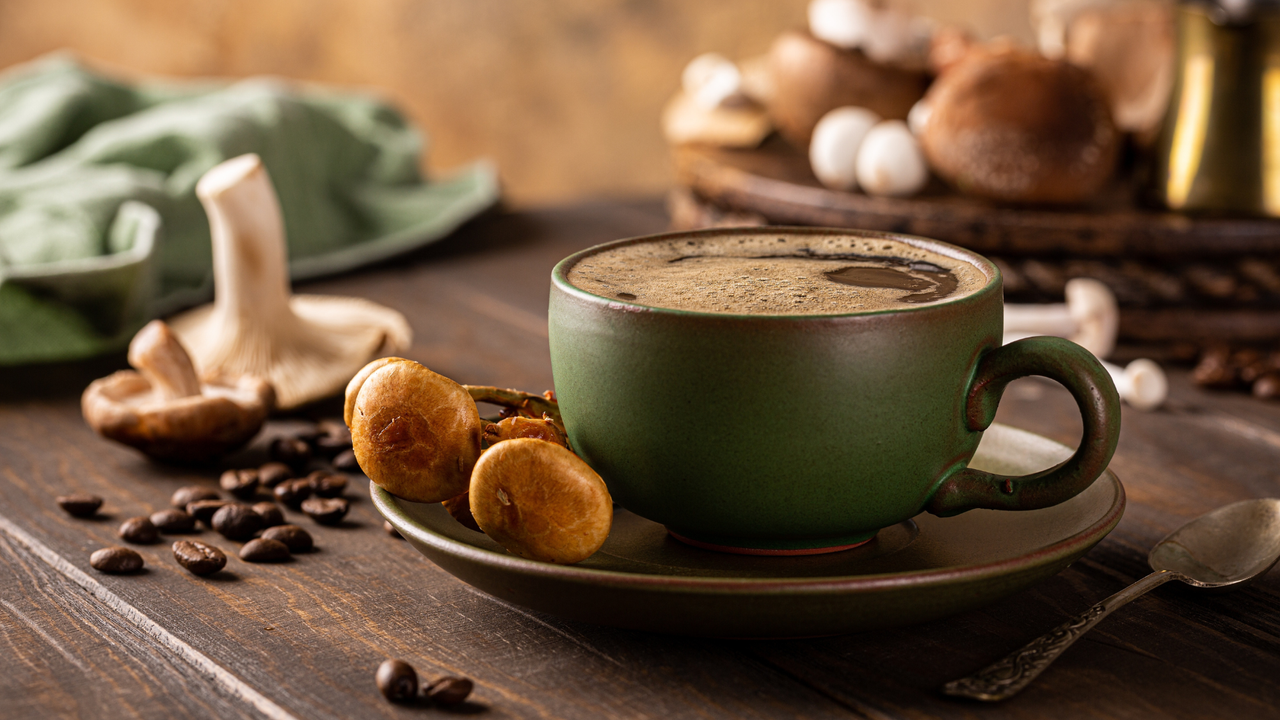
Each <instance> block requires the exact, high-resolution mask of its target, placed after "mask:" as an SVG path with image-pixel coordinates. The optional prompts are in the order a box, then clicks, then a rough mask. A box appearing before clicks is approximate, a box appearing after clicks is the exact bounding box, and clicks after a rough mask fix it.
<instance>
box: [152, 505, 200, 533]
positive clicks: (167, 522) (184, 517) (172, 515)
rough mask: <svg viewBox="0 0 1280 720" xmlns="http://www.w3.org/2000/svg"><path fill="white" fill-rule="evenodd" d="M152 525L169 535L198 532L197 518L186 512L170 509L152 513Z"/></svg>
mask: <svg viewBox="0 0 1280 720" xmlns="http://www.w3.org/2000/svg"><path fill="white" fill-rule="evenodd" d="M151 524H152V525H155V526H156V529H157V530H159V531H160V532H162V533H165V534H167V535H176V534H178V533H189V532H195V531H196V516H195V515H192V514H191V513H189V512H187V511H186V510H178V509H176V508H170V509H168V510H161V511H159V512H154V513H151Z"/></svg>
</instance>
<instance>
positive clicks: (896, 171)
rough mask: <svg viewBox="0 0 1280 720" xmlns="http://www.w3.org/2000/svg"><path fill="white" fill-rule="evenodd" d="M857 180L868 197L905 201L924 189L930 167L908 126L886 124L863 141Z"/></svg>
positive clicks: (859, 155)
mask: <svg viewBox="0 0 1280 720" xmlns="http://www.w3.org/2000/svg"><path fill="white" fill-rule="evenodd" d="M857 176H858V185H859V187H861V188H862V190H863V192H865V193H867V194H868V195H884V196H890V197H906V196H909V195H914V194H916V193H918V192H920V191H921V190H922V189H924V186H925V184H926V183H928V182H929V166H928V164H927V163H926V162H925V159H924V153H923V152H921V150H920V144H919V143H917V142H916V138H915V136H914V135H912V134H911V131H910V130H909V129H907V124H906V123H904V122H902V121H901V120H886V121H884V122H882V123H880V124H879V125H876V126H875V127H873V128H871V130H870V131H869V132H868V133H867V135H866V137H865V138H863V140H862V146H861V147H859V148H858V159H857Z"/></svg>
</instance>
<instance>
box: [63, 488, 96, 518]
mask: <svg viewBox="0 0 1280 720" xmlns="http://www.w3.org/2000/svg"><path fill="white" fill-rule="evenodd" d="M54 502H56V503H58V507H60V508H62V509H63V510H65V511H66V513H67V514H68V515H70V516H71V517H78V518H87V517H93V516H94V515H96V514H97V512H98V508H100V507H102V498H100V497H98V496H97V495H86V494H85V493H74V494H71V495H59V496H58V497H57V498H55V499H54Z"/></svg>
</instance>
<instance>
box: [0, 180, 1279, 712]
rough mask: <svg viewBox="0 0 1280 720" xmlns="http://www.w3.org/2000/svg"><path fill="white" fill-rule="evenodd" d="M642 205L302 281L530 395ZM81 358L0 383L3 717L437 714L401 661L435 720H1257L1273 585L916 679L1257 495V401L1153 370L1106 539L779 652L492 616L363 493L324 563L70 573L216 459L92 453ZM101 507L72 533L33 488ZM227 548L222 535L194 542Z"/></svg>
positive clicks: (276, 428) (1038, 390) (1110, 581)
mask: <svg viewBox="0 0 1280 720" xmlns="http://www.w3.org/2000/svg"><path fill="white" fill-rule="evenodd" d="M665 224H666V218H665V216H664V214H663V213H662V212H661V208H660V206H659V205H658V204H657V203H649V202H645V203H620V202H610V203H599V204H587V205H578V206H573V207H566V208H561V209H554V210H546V211H539V212H529V213H515V214H494V215H489V216H486V217H483V218H481V219H478V220H476V221H474V222H472V223H471V224H470V225H468V226H467V227H465V228H464V229H463V230H462V231H461V232H459V233H458V234H457V235H456V236H454V237H453V238H450V239H449V240H447V241H445V242H444V243H441V244H439V245H437V246H434V247H431V248H427V249H424V250H422V251H420V252H418V253H415V254H414V255H411V256H409V257H407V258H403V259H400V260H396V261H394V262H388V263H385V264H383V265H381V266H379V267H376V268H373V269H371V270H368V271H365V272H361V273H359V274H352V275H348V276H344V277H340V278H336V279H331V280H327V281H324V282H317V283H311V284H308V285H306V286H305V287H303V288H301V290H303V291H307V292H324V293H335V294H351V295H360V296H364V297H369V298H372V299H374V300H376V301H378V302H382V303H385V304H387V305H390V306H391V307H394V308H396V309H398V310H400V311H402V312H404V313H405V314H406V315H407V316H408V317H409V319H410V322H411V323H412V324H413V326H414V332H415V341H414V345H413V347H412V349H411V350H410V351H409V353H407V355H408V356H409V357H411V358H413V359H415V360H418V361H420V362H422V363H424V364H426V365H427V366H428V367H430V368H432V369H434V370H436V371H438V372H441V373H443V374H445V375H447V376H449V377H452V378H454V379H456V380H458V381H460V382H468V383H492V384H499V385H506V386H513V387H519V388H522V389H528V390H535V391H540V390H543V389H546V388H547V387H549V386H550V383H551V370H550V362H549V359H548V354H547V340H546V322H545V321H546V301H547V293H548V275H549V272H550V269H551V267H552V265H553V264H554V263H555V262H556V261H557V260H558V259H560V258H561V257H563V256H565V255H567V254H569V253H570V252H571V251H573V250H576V249H579V248H582V247H585V246H588V245H591V244H595V243H598V242H603V241H606V240H611V239H616V238H621V237H627V236H634V235H639V234H644V233H649V232H654V231H659V230H661V229H663V228H664V226H665ZM119 362H120V359H119V358H114V359H111V358H109V359H106V360H103V361H98V362H97V363H94V364H90V365H88V366H61V367H55V368H42V369H21V370H14V371H9V372H6V373H5V374H3V375H0V566H2V567H0V716H3V717H5V718H47V717H95V718H135V717H142V718H169V717H196V718H202V717H203V718H221V717H269V718H289V717H293V718H348V717H351V718H355V717H359V718H365V717H403V718H409V717H429V716H436V717H444V716H447V713H445V712H444V711H442V710H440V709H438V708H437V709H429V708H419V707H400V706H395V705H392V704H390V703H388V702H386V701H385V700H383V698H382V697H381V696H380V695H379V694H378V691H377V689H376V687H375V686H374V682H373V676H374V671H375V669H376V668H377V666H378V664H379V663H380V662H381V661H382V660H383V659H385V658H387V657H400V658H403V659H405V660H407V661H409V662H410V663H412V664H413V665H415V666H416V667H417V669H418V671H419V672H420V673H421V674H422V675H424V676H426V677H428V678H434V677H438V676H441V675H445V674H454V675H465V676H468V677H470V678H472V679H474V680H475V682H476V691H475V693H474V695H473V698H472V701H471V702H469V703H468V704H466V705H465V706H463V707H461V708H458V709H455V710H454V711H452V713H448V714H474V715H476V716H479V717H491V718H509V717H510V718H566V719H569V720H576V719H582V720H587V719H594V718H720V717H735V718H736V717H743V718H775V717H786V718H792V717H797V718H913V719H918V718H978V717H981V718H1081V717H1099V718H1150V717H1166V718H1188V719H1190V718H1205V717H1210V718H1241V717H1249V718H1265V717H1280V710H1278V708H1280V684H1278V683H1276V681H1275V678H1277V677H1280V575H1277V574H1276V573H1272V574H1270V575H1268V576H1265V577H1263V578H1262V579H1261V580H1259V581H1258V582H1257V583H1255V584H1254V585H1252V586H1250V587H1247V588H1244V589H1241V590H1238V591H1235V592H1231V593H1227V594H1220V595H1212V594H1202V593H1197V592H1195V591H1192V590H1190V589H1188V588H1183V587H1181V586H1176V587H1175V586H1166V587H1164V588H1161V589H1160V590H1158V591H1156V592H1155V593H1153V594H1152V595H1150V596H1148V597H1145V598H1143V599H1142V600H1140V601H1138V602H1136V603H1134V604H1132V605H1130V606H1128V607H1126V608H1125V609H1124V610H1123V611H1121V612H1118V613H1116V615H1114V616H1113V617H1111V618H1108V619H1107V620H1106V621H1105V622H1103V623H1102V624H1101V625H1100V626H1099V627H1098V628H1097V629H1096V630H1094V631H1093V632H1092V633H1090V634H1089V635H1087V636H1085V638H1084V639H1083V640H1082V641H1080V642H1079V643H1077V645H1076V646H1075V647H1073V648H1072V649H1071V650H1070V651H1069V652H1068V653H1067V654H1066V655H1065V656H1064V657H1063V658H1062V659H1061V660H1060V661H1059V663H1058V664H1057V665H1056V666H1055V667H1054V668H1052V669H1050V670H1049V671H1048V672H1046V673H1045V674H1044V676H1042V677H1041V678H1040V679H1039V680H1038V681H1037V682H1036V683H1035V684H1034V685H1032V686H1031V688H1029V689H1028V690H1027V691H1026V692H1025V693H1024V694H1023V695H1021V696H1019V697H1017V698H1014V699H1013V700H1011V701H1009V702H1006V703H1004V704H1001V705H995V706H985V705H977V704H973V703H969V702H964V701H960V700H955V699H951V698H947V697H944V696H942V695H940V694H939V693H938V692H937V688H938V687H939V686H940V685H941V684H942V683H943V682H945V681H947V680H950V679H953V678H954V677H957V676H960V675H963V674H967V673H969V672H971V671H973V670H976V669H978V668H979V667H982V666H984V665H986V664H987V663H988V662H990V661H992V660H995V659H996V658H998V657H1000V656H1002V655H1004V654H1005V653H1006V652H1008V651H1009V650H1012V649H1014V648H1015V647H1017V646H1019V645H1021V644H1022V643H1024V642H1025V641H1027V640H1029V639H1031V638H1032V637H1034V636H1036V635H1038V634H1040V633H1042V632H1044V631H1046V630H1048V629H1049V628H1051V627H1053V626H1054V625H1056V624H1057V623H1058V622H1059V621H1060V620H1061V619H1063V618H1064V617H1066V616H1067V615H1069V614H1072V613H1075V612H1077V611H1079V610H1081V609H1083V608H1084V607H1087V606H1088V605H1089V604H1091V603H1093V602H1095V601H1097V600H1099V599H1101V598H1102V597H1105V596H1106V595H1108V594H1110V593H1112V592H1114V591H1115V590H1117V589H1119V588H1120V587H1122V586H1123V585H1125V584H1127V583H1129V582H1131V581H1132V580H1134V579H1136V578H1137V577H1139V576H1141V575H1143V574H1145V572H1146V569H1147V568H1146V562H1145V557H1146V552H1147V550H1148V549H1149V548H1150V547H1151V545H1152V544H1154V543H1155V542H1156V541H1157V540H1159V539H1160V538H1161V537H1162V536H1163V535H1165V534H1166V533H1168V532H1169V531H1171V530H1173V529H1174V528H1176V527H1177V526H1179V525H1180V524H1182V523H1183V522H1185V521H1186V520H1188V519H1190V518H1192V517H1194V516H1196V515H1198V514H1200V513H1202V512H1205V511H1207V510H1209V509H1212V508H1214V507H1217V506H1219V505H1223V504H1226V503H1229V502H1232V501H1235V500H1241V499H1246V498H1253V497H1263V496H1268V495H1276V494H1277V492H1278V491H1280V488H1278V485H1280V478H1278V477H1277V475H1278V474H1280V470H1278V468H1280V406H1277V405H1274V404H1267V403H1262V402H1259V401H1256V400H1253V399H1252V398H1248V397H1245V396H1237V395H1220V394H1210V393H1206V392H1204V391H1201V390H1198V389H1196V388H1194V387H1192V386H1191V385H1190V384H1189V382H1188V380H1187V377H1186V373H1185V372H1183V371H1180V370H1175V371H1174V372H1173V373H1172V384H1173V389H1172V392H1173V397H1172V400H1171V402H1170V406H1169V408H1168V409H1167V410H1164V411H1161V412H1156V413H1147V414H1143V413H1138V412H1135V411H1132V410H1131V409H1130V408H1127V407H1126V408H1125V410H1124V418H1123V431H1122V437H1121V442H1120V449H1119V451H1118V452H1117V454H1116V457H1115V461H1114V463H1113V469H1114V470H1115V471H1116V473H1117V474H1118V475H1119V476H1120V478H1121V479H1122V481H1123V482H1124V483H1125V487H1126V490H1127V493H1128V497H1129V505H1128V511H1127V513H1126V516H1125V517H1124V519H1123V520H1122V521H1121V523H1120V526H1119V527H1118V528H1117V529H1116V531H1115V532H1113V533H1112V534H1111V535H1110V536H1109V537H1108V538H1107V539H1105V540H1104V541H1103V542H1102V543H1101V544H1099V545H1098V546H1097V547H1096V548H1094V549H1093V550H1092V551H1091V552H1090V553H1089V554H1088V555H1087V556H1085V558H1084V559H1082V560H1080V561H1078V562H1077V563H1076V564H1075V565H1073V566H1072V567H1070V568H1068V569H1067V570H1065V571H1063V572H1062V573H1060V574H1059V575H1057V576H1055V577H1053V578H1052V579H1050V580H1048V581H1046V582H1045V583H1043V584H1041V585H1039V586H1037V587H1035V588H1033V589H1032V590H1029V591H1026V592H1023V593H1020V594H1018V595H1016V596H1014V597H1011V598H1009V599H1007V600H1004V601H1002V602H999V603H997V604H995V605H991V606H989V607H986V608H984V609H981V610H977V611H974V612H970V613H965V614H962V615H959V616H955V617H951V618H947V619H943V620H940V621H937V622H933V623H929V624H927V625H922V626H917V627H908V628H898V629H887V630H881V631H876V632H869V633H864V634H860V635H852V636H843V637H832V638H821V639H810V640H788V641H769V642H765V641H732V640H699V639H687V638H675V637H667V636H661V635H650V634H643V633H636V632H629V631H623V630H617V629H611V628H604V627H596V626H590V625H581V624H574V623H570V622H567V621H562V620H559V619H557V618H555V617H553V616H548V615H543V614H538V613H534V612H531V611H528V610H524V609H522V608H519V607H515V606H512V605H509V604H506V603H503V602H500V601H497V600H495V599H493V598H491V597H489V596H487V595H485V594H483V593H481V592H479V591H476V590H474V589H471V588H470V587H468V586H466V585H464V584H463V583H461V582H459V581H457V580H455V579H454V578H452V577H451V576H449V575H448V574H446V573H445V572H443V571H442V570H440V569H438V568H436V567H435V566H434V565H432V564H431V563H430V562H428V561H427V560H425V559H424V558H422V557H421V556H419V555H418V554H417V553H416V552H415V551H414V550H413V549H412V548H411V547H409V545H408V544H407V543H404V542H403V541H399V540H396V539H393V538H391V537H388V536H387V535H386V534H385V533H384V532H383V530H382V529H381V521H380V519H379V518H378V517H377V515H376V513H375V512H374V510H373V507H372V503H371V502H370V501H369V498H368V496H367V492H366V491H365V490H364V489H363V483H362V482H356V483H353V485H354V486H355V487H354V488H353V490H352V491H351V492H349V493H348V495H349V497H351V498H352V499H353V501H354V502H353V507H352V511H351V513H350V515H349V516H348V520H347V521H346V522H344V523H343V525H342V526H339V527H333V528H326V527H321V526H318V525H315V524H314V523H312V522H311V521H310V520H308V519H306V518H305V517H303V516H301V515H300V514H298V513H294V512H289V513H288V516H289V518H290V520H292V521H294V522H298V523H299V524H302V525H303V526H304V527H307V528H308V529H309V530H311V531H312V533H313V534H314V536H315V538H316V542H317V545H318V547H319V550H318V551H317V552H315V553H311V554H305V555H299V556H297V557H296V558H295V559H294V560H293V561H292V562H289V563H284V564H280V565H251V564H247V563H243V562H241V561H239V560H238V559H236V558H234V557H232V558H230V559H229V562H228V565H227V569H226V570H224V571H223V572H220V573H218V574H216V575H214V576H211V577H208V578H198V577H195V576H192V575H190V574H188V573H187V572H186V571H185V570H183V569H181V568H180V567H179V566H178V565H177V564H176V563H175V562H174V561H173V558H172V556H171V554H170V552H169V550H168V544H167V543H164V544H160V545H153V546H140V547H139V551H140V552H141V553H142V555H143V557H144V558H145V559H146V563H147V566H146V567H147V569H146V572H144V573H142V574H139V575H134V576H110V575H103V574H100V573H98V572H96V571H94V570H92V569H90V568H89V565H88V556H89V553H90V552H92V550H94V549H96V548H98V547H102V546H104V545H109V544H117V543H118V542H119V541H118V540H117V539H116V538H115V534H114V533H115V528H116V527H117V525H118V524H119V522H120V521H121V520H123V519H124V518H126V517H129V516H131V515H136V514H142V513H144V512H150V511H152V510H156V509H160V508H162V507H164V506H165V505H166V504H167V501H168V497H169V495H170V493H171V492H172V491H173V490H174V489H175V488H177V487H179V486H180V485H183V484H188V483H200V484H208V485H214V484H215V483H216V478H217V474H218V468H175V467H169V466H162V465H157V464H154V463H150V462H148V461H146V460H145V459H143V458H142V457H141V456H139V455H137V454H136V453H134V452H132V451H130V450H128V449H125V448H122V447H118V446H116V445H113V444H111V443H108V442H107V441H104V440H101V439H99V438H97V437H96V436H94V435H93V434H92V432H91V431H90V430H89V429H88V428H87V427H86V426H85V425H84V423H83V421H82V420H81V419H80V416H79V410H78V405H77V398H78V395H79V392H80V390H81V389H82V388H83V387H84V384H85V383H86V382H87V378H89V377H92V376H93V375H94V374H95V373H100V372H102V371H105V370H106V369H108V368H109V366H111V365H113V364H118V363H119ZM337 409H338V407H337V405H336V404H334V403H332V402H328V403H322V404H320V405H317V406H314V407H312V408H308V409H306V410H304V411H303V412H301V413H300V414H299V415H298V416H294V417H289V418H281V419H278V420H273V421H272V423H271V424H270V425H269V427H268V431H267V433H266V434H265V435H264V436H263V437H260V438H259V439H258V440H257V441H256V442H255V443H254V445H253V446H251V447H250V448H249V449H248V450H246V451H244V452H243V453H241V454H239V455H238V456H236V457H233V458H230V459H228V460H227V461H226V462H225V463H224V464H223V466H226V467H233V466H244V465H249V464H256V463H258V462H260V461H261V460H262V459H263V457H264V451H263V448H264V445H265V442H266V441H267V440H268V439H269V438H270V437H271V436H274V435H278V434H283V433H288V432H291V431H293V430H296V429H297V428H298V427H300V423H301V421H302V420H303V419H306V418H314V417H331V416H334V415H336V414H337ZM997 419H998V420H999V421H1001V422H1005V423H1009V424H1012V425H1016V426H1019V427H1023V428H1027V429H1029V430H1032V431H1035V432H1039V433H1042V434H1044V435H1047V436H1049V437H1051V438H1053V439H1055V440H1059V441H1062V442H1066V443H1074V442H1075V441H1076V440H1077V439H1078V437H1079V433H1080V422H1079V420H1078V418H1077V417H1076V410H1075V408H1074V403H1073V402H1072V401H1071V399H1070V397H1069V396H1068V395H1067V394H1066V393H1065V391H1062V390H1061V389H1060V388H1058V387H1057V386H1055V385H1051V384H1048V383H1043V382H1040V381H1037V380H1024V381H1019V382H1017V383H1015V384H1014V385H1012V386H1011V387H1010V389H1009V391H1008V392H1007V393H1006V396H1005V400H1004V402H1003V404H1002V406H1001V408H1000V413H999V416H998V418H997ZM71 491H80V492H93V493H97V494H100V495H102V496H103V497H105V498H106V504H105V505H104V508H103V513H104V516H103V517H102V518H100V519H96V520H77V519H74V518H71V517H69V516H67V515H65V514H64V513H62V512H61V511H60V510H59V509H58V508H57V507H56V505H55V504H54V502H53V498H54V496H56V495H58V494H60V493H66V492H71ZM198 537H200V538H201V539H203V540H205V541H208V542H213V543H214V544H217V545H220V546H222V547H223V548H224V549H227V550H234V549H236V547H237V546H236V544H234V543H231V542H229V541H226V540H224V539H222V538H221V537H219V536H217V535H215V534H213V533H212V532H209V531H206V532H204V533H203V534H202V535H200V536H198Z"/></svg>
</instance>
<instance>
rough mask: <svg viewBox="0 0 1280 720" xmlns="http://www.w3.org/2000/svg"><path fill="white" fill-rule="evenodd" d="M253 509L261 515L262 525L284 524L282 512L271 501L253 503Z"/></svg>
mask: <svg viewBox="0 0 1280 720" xmlns="http://www.w3.org/2000/svg"><path fill="white" fill-rule="evenodd" d="M253 511H254V512H256V513H258V515H260V516H261V517H262V527H274V526H276V525H283V524H284V512H283V511H282V510H281V509H280V506H279V505H276V504H275V503H273V502H260V503H254V504H253Z"/></svg>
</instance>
